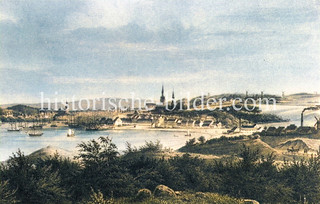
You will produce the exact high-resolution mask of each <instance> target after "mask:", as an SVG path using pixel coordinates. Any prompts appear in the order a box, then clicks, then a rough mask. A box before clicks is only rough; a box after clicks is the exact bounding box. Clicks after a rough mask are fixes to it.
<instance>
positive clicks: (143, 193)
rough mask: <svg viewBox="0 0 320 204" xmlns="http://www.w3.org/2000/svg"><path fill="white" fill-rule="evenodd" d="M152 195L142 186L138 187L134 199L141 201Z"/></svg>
mask: <svg viewBox="0 0 320 204" xmlns="http://www.w3.org/2000/svg"><path fill="white" fill-rule="evenodd" d="M151 196H152V193H151V191H150V190H149V189H146V188H143V189H140V190H139V191H138V193H137V195H136V198H135V199H136V200H137V201H142V200H144V199H147V198H150V197H151Z"/></svg>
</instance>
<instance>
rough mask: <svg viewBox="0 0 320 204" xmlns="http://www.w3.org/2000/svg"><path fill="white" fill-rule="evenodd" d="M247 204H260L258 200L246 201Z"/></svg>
mask: <svg viewBox="0 0 320 204" xmlns="http://www.w3.org/2000/svg"><path fill="white" fill-rule="evenodd" d="M244 203H245V204H259V202H258V201H256V200H251V199H244Z"/></svg>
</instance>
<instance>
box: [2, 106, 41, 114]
mask: <svg viewBox="0 0 320 204" xmlns="http://www.w3.org/2000/svg"><path fill="white" fill-rule="evenodd" d="M8 109H9V110H12V111H13V115H24V114H26V115H35V114H38V112H39V109H37V108H34V107H30V106H26V105H21V104H19V105H15V106H12V107H8Z"/></svg>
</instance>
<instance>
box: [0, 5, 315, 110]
mask: <svg viewBox="0 0 320 204" xmlns="http://www.w3.org/2000/svg"><path fill="white" fill-rule="evenodd" d="M319 14H320V0H310V1H300V0H299V1H294V0H287V1H281V0H275V1H274V0H268V1H265V0H264V1H259V0H255V1H251V0H230V1H225V0H213V1H212V0H180V1H175V0H156V1H149V0H145V1H141V0H131V1H127V0H121V1H116V0H106V1H102V0H90V1H81V0H28V1H26V0H19V1H18V0H1V1H0V104H8V103H33V102H39V101H40V93H41V92H43V93H44V96H45V97H49V98H58V100H59V99H61V100H64V99H65V98H71V97H72V96H75V97H76V98H95V97H129V96H130V95H131V93H134V95H135V96H136V97H141V98H152V99H157V100H158V98H159V95H160V92H161V86H162V84H163V85H164V88H165V92H166V94H167V95H168V96H169V95H171V92H172V90H174V91H175V95H176V98H181V97H184V96H185V95H186V93H187V92H189V93H190V95H191V96H196V95H200V94H201V93H205V94H207V93H210V94H220V93H235V92H237V93H245V91H249V93H260V91H264V92H265V93H274V94H279V95H280V94H281V93H282V91H285V93H288V94H289V93H296V92H309V93H314V92H319V93H320V20H319Z"/></svg>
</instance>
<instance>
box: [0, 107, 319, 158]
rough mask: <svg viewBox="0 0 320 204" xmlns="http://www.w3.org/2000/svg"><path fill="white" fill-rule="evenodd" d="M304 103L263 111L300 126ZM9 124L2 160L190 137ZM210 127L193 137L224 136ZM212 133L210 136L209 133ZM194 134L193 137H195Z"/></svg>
mask: <svg viewBox="0 0 320 204" xmlns="http://www.w3.org/2000/svg"><path fill="white" fill-rule="evenodd" d="M303 108H304V107H303V106H282V105H278V106H277V107H276V110H266V109H265V107H264V108H262V109H264V111H263V112H265V113H273V114H277V115H280V116H282V117H283V118H284V119H290V122H286V123H275V124H269V125H275V126H286V125H289V124H292V123H293V124H296V125H300V114H301V111H302V110H303ZM304 116H305V117H304V122H305V125H309V126H313V125H314V124H315V119H314V116H318V117H320V111H306V112H305V114H304ZM7 128H9V125H8V124H3V125H1V128H0V153H1V155H0V161H3V160H6V159H8V158H9V156H11V155H12V152H16V151H17V150H18V149H19V148H20V149H21V150H22V151H23V152H24V153H25V154H30V153H32V152H34V151H36V150H38V149H40V148H43V147H46V146H49V145H50V146H55V147H59V148H62V149H66V150H69V151H76V150H77V148H76V146H77V145H78V144H79V143H81V142H86V141H88V140H90V139H97V138H98V137H100V136H108V137H110V138H112V142H113V143H115V144H116V145H117V147H118V149H119V151H120V152H121V151H123V150H125V149H126V142H129V143H131V144H132V145H133V146H136V147H139V146H141V145H144V144H145V141H156V140H159V141H160V142H161V144H163V146H165V147H169V148H172V149H174V150H176V149H178V148H180V147H182V146H183V145H184V144H185V142H186V141H187V140H189V139H190V137H186V136H185V134H186V131H183V132H181V131H159V130H138V129H137V130H107V131H83V130H75V134H76V136H75V137H67V136H66V135H67V130H68V128H67V127H64V128H51V129H44V130H43V132H44V134H43V135H42V136H40V137H30V136H29V135H28V134H27V133H25V132H24V131H20V132H8V131H7ZM206 131H207V130H203V132H201V133H197V134H194V133H193V132H192V131H191V133H192V137H199V136H201V135H203V136H206V138H207V139H210V138H213V137H220V136H221V135H222V132H223V131H222V130H214V131H211V133H210V134H208V133H207V134H206ZM208 135H210V136H208ZM192 137H191V138H192Z"/></svg>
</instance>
